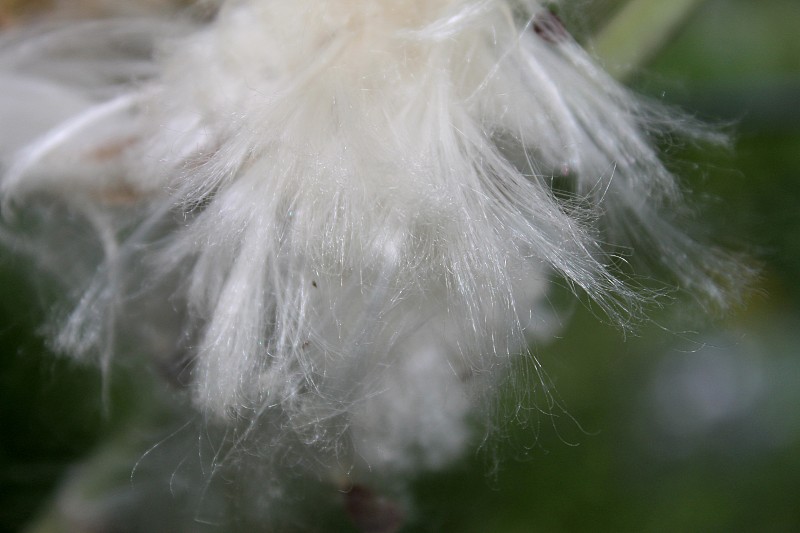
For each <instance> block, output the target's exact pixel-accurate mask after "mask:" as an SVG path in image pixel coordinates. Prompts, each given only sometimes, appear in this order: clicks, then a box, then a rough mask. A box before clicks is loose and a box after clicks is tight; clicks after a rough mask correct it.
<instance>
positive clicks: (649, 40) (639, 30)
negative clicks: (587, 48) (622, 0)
mask: <svg viewBox="0 0 800 533" xmlns="http://www.w3.org/2000/svg"><path fill="white" fill-rule="evenodd" d="M703 1H704V0H631V1H630V2H628V3H627V4H626V5H625V6H624V7H622V9H620V10H619V12H618V13H617V14H616V15H615V16H614V17H612V19H611V21H610V22H609V23H608V24H607V25H606V26H605V27H604V28H602V29H601V30H600V31H599V32H598V33H597V34H596V35H595V37H594V51H595V53H596V54H597V56H598V57H599V58H600V60H601V61H602V62H603V63H604V64H605V67H606V69H607V70H608V71H609V72H610V73H611V74H612V75H614V76H615V77H616V78H617V79H626V78H628V77H630V75H631V74H632V73H633V72H634V71H635V70H636V69H637V68H638V67H640V66H642V65H644V64H645V63H647V61H649V60H650V59H651V58H652V57H653V56H654V55H655V54H656V53H657V52H658V50H659V49H660V48H662V47H663V46H664V45H665V44H667V42H668V41H669V39H670V37H671V36H672V35H673V33H674V32H675V31H676V30H677V29H678V28H679V27H680V25H681V23H683V22H684V21H685V20H686V19H687V18H688V16H689V15H690V14H691V13H692V11H693V10H694V9H696V8H697V7H699V6H700V4H701V3H702V2H703Z"/></svg>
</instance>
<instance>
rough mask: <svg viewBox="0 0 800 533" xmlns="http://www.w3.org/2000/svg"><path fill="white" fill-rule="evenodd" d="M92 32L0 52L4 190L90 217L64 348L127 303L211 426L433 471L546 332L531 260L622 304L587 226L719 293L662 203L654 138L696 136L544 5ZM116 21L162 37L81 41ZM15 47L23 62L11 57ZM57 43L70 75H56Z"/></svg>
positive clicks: (388, 466)
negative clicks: (19, 126) (90, 242)
mask: <svg viewBox="0 0 800 533" xmlns="http://www.w3.org/2000/svg"><path fill="white" fill-rule="evenodd" d="M93 24H94V25H93V26H90V27H85V28H83V29H82V30H81V31H80V32H79V33H76V34H72V33H70V30H62V33H61V34H59V33H58V32H56V33H46V34H43V35H35V36H33V37H31V39H30V40H22V41H12V42H6V43H5V44H4V45H3V46H2V47H0V69H2V73H1V74H0V84H3V83H4V84H7V85H14V84H17V85H18V86H22V85H23V84H26V83H28V84H37V87H38V89H37V90H36V91H30V92H29V93H27V95H26V96H24V97H23V96H21V95H22V92H24V91H22V90H20V91H17V93H15V94H18V95H20V97H21V100H22V102H23V104H22V105H24V106H25V107H24V109H25V110H26V113H30V115H31V116H32V117H34V118H35V121H36V124H39V125H38V126H37V128H38V129H39V130H40V132H39V133H40V136H39V137H38V138H36V139H34V138H32V137H33V135H31V134H30V133H27V134H26V135H25V137H26V138H25V139H24V141H25V142H21V141H20V140H19V139H18V138H14V136H13V135H11V134H10V133H9V132H8V131H3V137H2V138H1V139H0V140H2V141H3V144H2V148H4V149H5V151H4V152H3V154H2V155H3V156H4V161H5V163H6V167H5V168H6V178H5V180H4V181H3V184H2V191H3V194H4V199H5V202H6V204H7V206H6V207H7V209H12V210H13V209H18V206H19V205H20V204H22V203H23V201H26V199H32V198H35V197H40V198H41V197H44V198H47V199H48V201H56V202H65V203H66V204H67V205H68V206H69V207H70V209H73V210H75V211H77V212H79V213H83V214H84V215H85V216H86V217H87V218H88V219H89V220H90V222H91V223H92V224H93V225H94V226H95V227H96V229H97V231H98V234H99V241H100V242H101V244H102V247H103V250H104V252H105V255H106V259H105V261H104V263H103V266H102V267H101V269H100V270H99V272H98V273H97V274H96V276H95V277H94V278H93V280H92V281H90V284H89V285H88V289H86V290H85V292H84V293H83V296H82V298H81V302H80V304H79V305H78V307H77V308H76V310H75V311H74V312H73V313H72V314H71V316H70V317H69V319H68V320H67V321H66V322H65V326H64V327H63V328H62V330H61V332H60V333H59V334H58V335H57V343H58V344H59V346H60V348H61V349H63V350H65V351H68V352H71V353H74V354H76V355H80V356H84V355H87V354H91V353H98V354H100V355H101V358H102V359H103V360H105V361H107V360H108V358H109V357H110V354H111V353H112V352H113V351H115V350H116V349H117V348H118V344H119V340H118V337H115V336H114V333H115V332H116V333H118V334H119V333H121V334H123V335H124V334H125V331H128V332H134V333H133V334H135V335H142V331H144V330H145V328H143V327H142V323H141V321H144V322H145V323H147V322H148V319H149V320H150V321H151V322H153V324H152V328H151V329H150V330H147V331H153V332H155V333H153V334H152V335H151V336H152V337H153V339H155V340H153V341H152V342H150V343H149V344H148V345H152V348H151V349H153V351H155V352H157V353H155V357H156V358H158V359H161V360H164V359H170V358H178V359H180V360H181V361H186V360H189V361H191V363H190V364H189V365H188V367H186V368H184V367H181V368H184V371H185V372H187V373H188V377H187V376H184V378H185V379H187V380H188V381H190V382H191V384H190V386H191V389H192V391H193V399H194V402H195V404H196V405H197V407H198V408H199V409H201V410H202V411H203V412H204V413H206V414H208V416H209V417H210V418H213V419H216V420H222V421H225V422H224V423H230V424H236V423H238V421H241V420H244V423H245V424H247V423H251V424H253V426H252V427H255V426H256V425H257V424H261V423H263V420H264V419H265V418H269V419H270V420H271V421H272V422H270V423H269V424H266V425H267V426H268V427H270V428H272V429H271V430H272V431H279V432H283V434H285V436H286V438H285V439H283V440H284V441H285V442H293V443H296V442H298V440H299V442H304V443H306V444H307V446H308V447H309V448H310V449H312V450H317V451H318V453H319V454H321V455H325V454H327V453H329V454H330V455H331V456H335V457H336V459H335V461H341V462H343V463H347V464H362V463H364V464H367V465H368V466H370V467H373V468H376V469H378V470H380V469H381V468H383V469H385V470H387V471H413V470H414V469H416V468H420V467H438V466H441V465H444V464H446V463H448V462H450V461H452V460H453V459H454V458H456V457H458V456H459V455H460V454H461V453H462V452H463V449H464V447H465V445H466V443H467V442H468V441H469V435H470V428H471V419H470V417H471V414H472V413H474V412H475V411H476V406H477V405H479V404H481V403H483V402H484V400H485V398H486V396H488V395H490V392H491V390H492V389H493V387H494V386H495V384H496V383H497V381H498V378H499V377H500V376H502V375H503V373H504V372H505V370H506V369H507V368H508V361H509V360H510V356H512V355H514V354H517V353H520V352H524V351H525V350H526V348H525V346H526V342H527V340H526V339H527V338H529V337H530V336H536V335H539V336H547V335H548V334H549V333H550V330H549V326H548V323H549V321H548V320H547V318H548V316H549V313H550V309H548V308H547V306H546V305H545V302H546V293H547V283H548V282H547V280H548V278H549V277H550V276H551V275H553V273H557V274H558V275H560V276H563V277H564V278H565V279H566V280H567V282H568V283H570V284H572V285H574V286H575V287H579V288H580V289H582V290H583V291H585V292H586V293H587V294H588V295H589V296H590V297H591V298H593V299H594V300H595V301H596V302H598V303H599V304H600V305H601V306H602V307H603V308H604V309H605V310H606V311H607V312H609V313H610V314H611V315H612V316H614V317H615V318H617V319H619V320H621V321H623V322H624V321H625V320H626V319H627V318H626V317H628V316H630V315H631V314H633V315H635V314H637V313H638V307H639V305H640V302H641V296H640V295H638V294H637V293H636V292H635V291H634V290H633V289H632V288H631V287H630V286H629V285H628V284H626V283H625V282H624V281H623V280H622V279H621V278H620V275H619V273H618V272H617V271H616V270H615V269H614V268H613V267H611V266H610V265H611V263H613V261H614V255H613V251H614V249H613V248H609V247H608V245H609V244H616V245H618V246H629V245H630V244H631V243H632V242H633V243H634V244H635V243H636V242H637V241H640V242H643V243H645V244H646V247H648V248H649V249H650V251H651V252H652V253H653V254H654V255H656V256H658V257H661V258H662V259H663V260H664V262H665V264H666V265H667V266H668V267H670V268H673V269H674V270H675V271H676V272H677V274H678V279H679V280H680V281H681V282H682V284H683V285H684V287H686V288H688V289H691V290H698V291H701V292H703V293H705V294H706V295H707V296H709V297H710V298H711V299H714V300H717V301H720V302H721V301H724V299H725V295H724V294H723V293H724V290H723V288H724V287H725V285H726V283H727V282H726V280H725V279H723V278H724V276H723V275H721V274H720V273H723V274H724V273H725V271H726V270H728V269H729V262H728V260H727V259H726V258H725V257H724V256H722V255H721V254H719V253H717V252H711V253H708V254H704V253H703V252H701V251H700V249H699V247H697V246H696V245H694V244H693V243H692V242H691V240H689V239H688V238H686V237H684V236H683V234H682V233H680V232H677V231H676V230H675V229H673V228H672V227H671V225H670V224H669V223H667V222H666V221H665V220H664V219H663V218H662V217H661V215H660V210H661V209H662V208H663V207H664V206H665V205H668V206H670V207H671V206H680V205H681V204H682V199H681V195H680V192H679V188H678V186H677V184H676V182H675V179H674V177H673V176H672V175H671V174H670V172H669V171H668V170H667V169H666V168H665V167H664V166H663V164H662V163H661V161H660V160H659V157H658V155H657V153H656V150H655V148H654V146H653V141H652V139H653V135H654V134H660V133H673V132H675V131H680V132H685V133H689V134H690V135H691V134H693V132H692V131H691V129H689V130H688V131H687V128H686V127H685V122H684V120H683V119H681V118H674V117H673V115H672V114H669V113H666V112H664V111H663V110H660V109H656V108H655V107H653V106H652V105H650V104H647V103H644V102H643V101H641V100H640V99H638V98H636V97H635V96H633V95H631V94H630V93H629V92H628V91H627V90H626V89H624V88H622V87H621V86H619V85H618V84H617V83H616V82H615V81H613V80H612V79H611V78H609V77H608V76H607V75H606V74H604V73H603V72H602V71H601V70H600V69H599V68H598V67H597V66H596V65H595V64H594V63H593V62H592V61H591V59H590V58H589V57H588V56H587V55H586V54H585V52H584V51H583V50H582V49H581V48H580V47H579V46H578V45H577V44H576V43H575V42H574V41H573V40H572V39H571V38H570V37H569V35H568V34H567V33H566V32H565V31H563V28H562V27H561V25H560V22H559V21H558V19H556V18H554V16H553V15H551V14H549V12H548V11H547V10H546V8H545V6H544V5H543V3H541V2H536V1H530V0H527V1H523V0H518V1H509V0H481V1H478V0H440V1H421V0H391V1H385V2H359V1H355V0H328V1H324V2H323V1H319V0H297V1H295V2H291V3H289V2H281V1H277V0H273V1H267V0H261V1H255V0H238V1H229V2H225V3H224V4H223V5H222V6H221V8H220V11H219V13H218V15H217V17H216V18H215V19H214V20H213V21H211V22H209V23H204V24H195V23H191V22H182V23H180V24H174V25H173V24H170V23H160V25H153V24H152V23H151V22H150V21H133V22H131V21H128V20H125V21H116V20H108V21H102V22H97V23H93ZM123 26H124V27H125V28H126V31H127V32H128V36H127V37H125V39H126V40H129V41H130V42H135V43H139V42H146V43H149V44H152V43H158V46H159V47H160V48H159V49H160V50H161V52H160V53H159V54H157V55H155V56H154V55H153V54H151V53H149V51H145V52H142V50H141V49H136V48H129V47H125V48H122V49H119V50H116V52H114V53H116V54H117V55H116V56H115V57H114V60H113V61H101V59H104V58H102V57H98V53H99V52H98V50H107V48H105V47H104V43H108V42H109V41H113V39H114V38H115V37H113V36H114V35H116V33H115V32H116V31H117V30H118V29H119V28H120V27H123ZM165 35H169V38H166V37H165ZM36 39H40V40H41V39H44V40H47V39H49V40H51V41H52V42H51V43H50V44H51V45H52V46H50V47H43V48H41V49H40V50H38V51H36V53H35V54H34V57H35V58H36V59H37V61H38V63H36V62H34V63H33V64H34V65H36V64H41V65H43V68H41V69H36V68H31V63H29V62H27V61H24V62H23V61H21V60H19V58H21V57H25V54H27V51H26V46H27V45H28V43H30V42H36ZM62 41H64V42H67V43H70V44H71V45H74V50H73V51H72V53H71V55H70V57H71V59H72V60H73V61H74V62H75V63H74V66H73V70H76V69H77V71H78V72H87V73H89V74H91V75H92V82H91V83H84V82H83V80H81V79H73V78H71V77H66V78H65V77H63V76H61V75H60V74H59V72H58V70H57V69H56V68H55V67H56V65H57V64H58V61H59V58H58V53H56V50H57V48H58V44H59V43H60V42H62ZM98 47H99V48H98ZM145 48H147V47H145ZM154 57H155V59H154ZM51 67H52V68H51ZM87 75H88V74H87ZM122 78H125V79H126V80H128V81H126V82H125V83H119V82H120V79H122ZM53 92H57V93H58V94H59V99H58V102H59V104H58V105H55V106H54V108H53V106H50V107H44V108H41V109H39V107H38V106H40V105H41V102H40V100H42V99H44V98H50V97H49V96H47V95H49V94H52V93H53ZM2 106H3V107H0V113H3V114H5V115H4V116H8V114H9V113H14V112H15V111H14V109H13V105H11V104H10V103H9V102H6V101H4V102H3V104H2ZM20 146H22V148H21V149H19V150H18V151H16V152H15V154H16V155H11V154H12V152H14V151H15V150H16V149H18V148H19V147H20ZM555 179H560V180H562V181H563V182H564V183H565V184H567V188H566V190H558V191H557V190H554V189H553V185H552V184H553V182H554V180H555ZM620 235H625V237H626V239H624V240H620V241H618V242H611V241H613V239H614V238H615V237H616V236H620ZM631 236H632V239H631V240H628V238H629V237H631ZM631 241H632V242H631ZM143 310H144V311H143ZM137 313H138V314H137ZM131 316H136V317H138V319H137V320H136V321H131V320H130V319H126V317H131ZM165 316H168V317H169V318H166V319H164V320H163V324H162V323H160V322H159V321H160V320H161V317H165ZM153 317H159V318H156V319H153ZM140 320H141V321H140ZM98 321H99V322H98ZM132 322H136V323H132ZM175 324H180V325H175ZM170 346H171V348H169V347H170ZM156 347H157V348H156ZM165 347H167V348H165ZM170 349H171V350H172V351H170ZM165 351H166V352H168V353H166V355H165V353H164V352H165ZM178 352H179V353H180V355H175V353H178ZM275 428H280V429H279V430H276V429H275ZM280 440H281V437H280V435H278V436H277V437H276V439H275V441H274V442H280ZM342 442H345V443H349V445H348V446H344V448H347V451H346V452H342V451H341V450H342V448H343V446H342V445H341V443H342ZM332 450H335V451H332ZM331 460H333V459H331ZM321 462H325V459H324V458H323V459H321Z"/></svg>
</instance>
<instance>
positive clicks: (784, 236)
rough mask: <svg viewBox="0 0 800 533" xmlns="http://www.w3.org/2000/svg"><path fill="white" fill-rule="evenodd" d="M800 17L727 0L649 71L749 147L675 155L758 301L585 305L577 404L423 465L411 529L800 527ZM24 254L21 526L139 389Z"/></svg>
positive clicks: (15, 385)
mask: <svg viewBox="0 0 800 533" xmlns="http://www.w3.org/2000/svg"><path fill="white" fill-rule="evenodd" d="M664 1H668V0H664ZM616 3H618V2H611V1H609V2H595V3H591V4H587V5H588V6H591V7H590V9H593V10H594V14H596V15H597V16H599V17H603V16H607V15H608V13H611V12H613V7H615V6H614V4H616ZM798 28H800V2H798V1H797V0H709V1H708V2H706V3H704V4H703V5H702V6H701V7H700V8H699V9H698V10H697V11H696V12H695V13H694V15H693V16H692V18H691V19H690V20H689V22H688V23H687V24H686V25H685V26H683V27H682V28H681V29H680V31H679V32H678V33H677V34H676V35H674V37H673V39H671V41H670V42H669V44H668V46H667V47H666V48H665V49H664V50H663V51H662V52H661V53H660V54H658V56H657V57H656V58H654V60H653V61H652V62H651V63H650V64H649V65H647V66H646V67H645V68H643V69H642V70H641V72H640V73H639V74H638V75H637V77H636V78H635V79H633V80H632V84H633V85H634V86H636V87H637V88H638V89H639V90H641V91H644V92H646V93H647V94H649V95H651V96H653V97H655V98H657V99H660V100H663V101H665V102H669V103H675V104H678V105H680V106H682V107H683V108H685V109H687V110H689V111H690V112H691V113H693V114H696V115H698V116H700V117H703V118H705V119H707V120H711V121H716V122H722V123H725V124H729V125H730V126H729V127H726V128H727V129H730V131H732V132H733V133H734V141H735V143H734V144H735V146H734V149H733V150H731V151H728V152H726V151H724V150H713V151H709V150H704V149H680V150H677V149H676V150H674V152H675V153H673V154H672V156H673V157H675V158H676V159H677V161H678V163H677V168H678V169H679V170H680V171H682V172H683V173H684V174H686V176H687V181H686V182H685V183H686V185H687V188H688V189H691V190H692V191H694V196H695V197H698V198H700V202H699V203H701V204H702V206H703V210H702V212H701V213H699V217H698V219H702V223H703V226H702V227H701V228H698V229H699V230H701V231H702V232H703V233H707V234H709V235H713V236H714V240H715V241H717V242H719V243H721V244H724V245H726V246H728V247H730V248H732V249H734V250H739V251H745V252H747V253H748V254H750V255H751V256H752V257H754V258H756V259H757V260H758V261H759V262H760V264H761V268H762V273H761V276H760V278H759V280H758V282H757V286H756V287H755V290H754V291H753V293H752V295H751V296H750V297H749V299H748V301H747V303H746V305H745V306H743V307H741V308H739V309H737V310H735V311H734V312H732V313H731V314H729V315H727V316H724V317H705V316H703V315H702V313H700V312H698V311H694V312H687V311H686V309H685V308H684V307H683V306H673V307H667V308H665V309H663V310H661V311H658V310H656V311H654V313H653V319H654V320H653V322H652V323H650V324H649V325H645V326H643V327H642V328H641V329H640V330H638V331H637V332H636V334H635V335H634V336H630V335H629V336H627V338H625V337H624V336H623V334H622V333H621V332H620V331H619V330H618V329H615V328H614V327H613V326H610V325H608V324H607V323H603V322H602V321H601V320H599V319H598V318H597V317H595V316H593V315H592V314H591V313H590V312H588V311H587V310H586V309H584V308H583V307H582V306H580V305H577V306H575V308H574V311H573V312H574V314H573V316H572V318H571V320H570V321H569V322H568V324H567V327H566V328H565V330H564V331H563V332H562V333H561V335H560V338H559V339H557V340H556V341H554V342H552V343H551V344H549V345H546V346H539V347H537V349H536V353H537V357H538V358H539V360H540V361H541V362H542V364H543V365H544V367H545V369H546V370H547V372H548V374H549V376H550V378H551V379H552V381H553V383H554V386H555V392H556V394H557V397H558V399H559V403H560V404H561V405H562V406H563V407H564V411H565V412H561V411H559V410H555V411H554V412H553V414H550V415H548V414H542V413H540V414H538V415H536V414H535V410H534V411H533V414H532V415H531V416H529V417H527V419H528V424H527V425H526V426H525V427H520V426H518V425H515V424H509V431H511V432H512V434H511V435H509V439H508V440H509V441H510V443H509V444H508V445H504V446H501V447H500V448H499V451H498V452H493V451H491V450H483V451H480V452H478V453H476V454H475V455H474V456H473V457H471V458H469V459H467V460H465V461H464V462H463V463H462V464H460V465H458V466H457V467H455V468H453V469H452V470H451V471H449V472H445V473H436V474H432V475H429V476H426V477H424V478H423V479H420V480H419V481H418V482H417V483H416V485H415V490H414V492H415V498H416V502H417V504H416V510H415V516H416V517H417V521H416V523H415V524H414V525H412V526H411V527H410V528H409V530H410V531H459V532H460V531H465V532H513V531H519V532H527V531H542V532H560V531H615V532H620V531H631V532H633V531H637V532H639V531H653V532H655V531H704V532H706V531H720V532H722V531H726V532H732V531H733V532H738V531H742V532H746V531H747V532H749V531H760V532H762V531H775V532H779V531H786V532H790V531H800V495H799V494H800V490H799V489H800V212H799V210H798V205H800V183H798V180H797V177H798V173H800V29H798ZM24 270H25V266H24V262H22V261H20V260H17V259H15V258H13V257H9V256H8V254H5V253H4V254H3V255H0V530H2V531H17V530H19V528H20V527H21V525H22V524H24V523H26V522H29V521H30V520H31V519H32V517H33V516H35V515H36V514H37V513H38V512H41V510H42V509H43V506H44V505H45V504H46V502H47V501H48V496H49V495H50V494H51V493H52V492H53V491H54V489H55V487H56V485H57V483H58V481H59V479H61V478H62V476H63V475H64V473H65V472H66V471H67V469H68V468H69V465H71V464H72V463H73V462H74V461H77V460H79V459H80V458H81V457H84V456H86V455H87V452H88V451H90V450H92V449H93V448H94V447H95V446H96V445H97V443H98V442H100V441H101V440H102V439H103V438H104V437H108V436H109V435H112V434H114V432H115V431H116V430H117V429H118V427H119V426H120V424H122V423H124V421H125V420H126V418H127V417H128V416H129V413H130V412H131V409H132V408H127V407H126V405H127V404H128V403H129V400H126V398H130V397H131V396H135V395H136V394H135V392H132V391H131V390H130V386H131V385H130V384H126V382H125V381H124V380H117V381H115V385H114V388H113V390H112V394H113V395H114V398H115V400H114V402H113V404H114V405H115V410H114V412H113V416H111V417H104V416H103V413H102V412H101V410H100V406H99V405H98V401H97V400H98V398H99V397H100V385H99V378H98V374H97V371H96V370H95V369H92V368H83V367H80V366H77V365H76V364H74V363H72V362H69V361H65V360H62V359H58V358H56V357H53V356H52V355H50V354H48V353H47V352H46V349H45V347H44V346H43V343H42V341H41V339H40V337H39V335H38V333H37V332H38V328H39V327H40V325H41V324H42V323H43V322H44V320H45V311H44V310H45V309H46V307H45V305H44V303H43V302H44V301H46V298H45V297H44V296H43V295H42V289H41V288H37V287H35V286H34V285H33V284H32V283H31V281H30V280H29V279H28V277H26V275H25V272H24ZM687 313H688V314H687ZM558 415H560V416H558ZM495 459H498V460H497V461H495ZM495 464H496V465H497V467H496V468H495Z"/></svg>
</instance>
